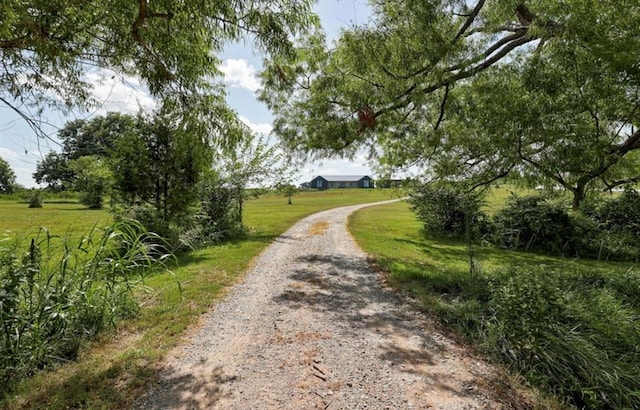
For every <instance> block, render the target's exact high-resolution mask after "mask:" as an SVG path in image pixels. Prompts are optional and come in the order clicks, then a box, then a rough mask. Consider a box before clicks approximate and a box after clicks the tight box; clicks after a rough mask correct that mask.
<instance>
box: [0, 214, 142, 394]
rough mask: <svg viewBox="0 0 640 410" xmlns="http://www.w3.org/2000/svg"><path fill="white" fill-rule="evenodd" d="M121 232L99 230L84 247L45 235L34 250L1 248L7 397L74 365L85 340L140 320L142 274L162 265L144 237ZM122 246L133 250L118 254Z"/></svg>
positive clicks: (1, 376) (0, 339)
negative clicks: (136, 294) (46, 371)
mask: <svg viewBox="0 0 640 410" xmlns="http://www.w3.org/2000/svg"><path fill="white" fill-rule="evenodd" d="M120 228H122V226H114V227H108V228H105V230H104V231H102V232H100V231H98V230H92V231H90V232H89V233H88V235H87V236H85V237H83V238H82V239H80V240H78V241H77V242H75V241H73V242H72V241H69V240H66V239H64V238H62V239H61V238H58V237H54V236H52V235H51V234H50V233H49V232H48V231H45V230H41V231H40V233H39V234H38V236H36V237H35V238H34V239H32V240H31V244H30V246H28V248H27V249H24V247H23V246H22V245H21V243H20V242H19V241H13V242H7V241H3V243H2V244H0V262H1V263H0V295H1V296H2V298H1V299H0V301H1V303H0V327H1V328H2V332H1V335H0V346H1V347H2V348H1V349H0V369H2V370H1V371H0V380H2V388H1V390H0V393H4V392H6V391H7V389H9V388H10V387H11V386H12V384H13V383H15V382H17V381H19V380H20V379H22V378H24V377H25V376H29V375H31V374H33V373H34V372H35V371H37V370H40V369H42V368H45V367H48V366H51V365H54V364H55V363H59V362H64V361H67V360H71V359H74V358H75V357H76V356H77V354H78V350H79V348H80V346H81V344H82V342H83V341H85V340H88V339H91V338H93V337H94V336H95V335H96V334H98V333H99V332H100V331H101V330H103V329H105V328H106V327H110V326H113V325H114V324H115V322H116V321H117V320H118V319H120V318H123V317H129V316H131V315H132V314H135V312H136V310H137V306H136V303H135V302H134V300H133V298H132V291H133V289H134V286H135V283H136V281H135V280H134V278H135V275H141V274H143V273H144V272H145V271H146V270H147V269H149V268H151V267H153V266H154V264H155V262H154V260H153V259H152V258H151V257H150V256H149V255H150V252H149V251H150V249H149V248H148V247H147V246H146V245H143V244H142V242H143V241H142V240H141V239H142V238H141V237H139V236H136V235H132V232H131V231H129V230H126V229H125V230H121V229H120ZM125 228H126V227H125ZM122 243H126V244H127V246H126V249H127V251H126V252H124V253H119V252H118V250H119V249H122V248H123V247H122Z"/></svg>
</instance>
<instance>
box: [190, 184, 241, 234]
mask: <svg viewBox="0 0 640 410" xmlns="http://www.w3.org/2000/svg"><path fill="white" fill-rule="evenodd" d="M234 192H235V191H234V190H232V189H229V188H227V187H226V186H225V184H224V180H222V179H219V178H216V177H215V176H210V177H209V178H207V179H206V180H204V181H202V182H201V183H200V186H199V187H198V194H199V197H200V207H199V210H198V212H197V215H196V221H197V226H198V233H199V239H200V241H201V242H202V243H204V244H211V243H219V242H221V241H224V240H229V239H234V238H238V237H240V236H241V235H242V234H243V228H242V223H241V221H240V218H239V215H238V212H239V210H238V207H237V201H236V198H235V196H234V195H235V194H234Z"/></svg>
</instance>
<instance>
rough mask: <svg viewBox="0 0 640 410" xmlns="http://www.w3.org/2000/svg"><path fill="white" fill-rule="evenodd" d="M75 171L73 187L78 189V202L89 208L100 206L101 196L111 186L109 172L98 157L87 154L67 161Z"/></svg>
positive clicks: (98, 207)
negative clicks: (75, 176)
mask: <svg viewBox="0 0 640 410" xmlns="http://www.w3.org/2000/svg"><path fill="white" fill-rule="evenodd" d="M69 167H70V168H71V169H72V170H73V171H74V172H75V173H76V175H77V179H76V181H75V184H74V185H75V188H76V190H77V191H80V203H82V204H83V205H86V206H87V207H89V208H90V209H100V208H102V198H103V197H104V196H105V195H106V194H107V192H108V191H109V189H110V187H111V178H112V177H111V172H110V171H109V169H108V168H107V167H106V165H105V164H104V163H103V160H102V159H100V158H99V157H96V156H93V155H89V156H85V157H80V158H78V159H74V160H72V161H69Z"/></svg>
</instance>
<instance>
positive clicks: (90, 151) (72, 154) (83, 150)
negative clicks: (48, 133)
mask: <svg viewBox="0 0 640 410" xmlns="http://www.w3.org/2000/svg"><path fill="white" fill-rule="evenodd" d="M137 132H138V124H137V122H136V119H135V117H133V116H131V115H128V114H120V113H117V112H109V113H107V114H106V115H104V116H98V117H95V118H92V119H91V120H82V119H80V120H73V121H69V122H67V123H66V124H65V125H64V127H62V128H61V129H60V130H59V131H58V133H57V137H58V139H59V140H60V141H61V143H62V151H61V152H60V153H57V152H55V151H52V152H49V153H48V154H47V155H46V156H45V158H44V159H42V160H41V161H38V164H37V168H36V172H35V173H34V174H33V177H34V179H35V180H36V182H37V183H39V184H40V183H46V184H47V185H48V188H49V189H51V190H54V191H61V190H65V189H73V188H74V184H75V183H76V179H77V170H74V169H73V167H72V166H71V161H74V160H78V159H80V158H82V157H89V156H90V157H94V158H96V159H102V160H104V159H106V158H108V157H109V156H110V155H111V153H112V151H113V149H114V147H115V144H116V141H117V140H119V139H121V138H128V137H130V136H131V135H134V134H136V133H137ZM81 184H83V183H81ZM83 185H84V184H83Z"/></svg>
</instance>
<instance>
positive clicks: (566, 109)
mask: <svg viewBox="0 0 640 410" xmlns="http://www.w3.org/2000/svg"><path fill="white" fill-rule="evenodd" d="M588 4H589V3H588V2H587V3H585V2H580V1H568V2H562V3H558V2H557V1H553V0H540V1H535V2H513V1H506V0H498V1H490V2H488V1H473V2H463V1H454V2H451V1H444V0H430V1H422V2H395V1H391V0H376V1H373V2H372V8H373V18H372V20H371V21H370V22H368V23H367V24H364V25H361V26H354V27H352V28H350V29H348V30H345V31H343V32H342V33H341V35H340V37H339V38H338V39H337V40H336V42H335V44H334V45H330V46H327V45H326V44H325V41H324V37H323V35H322V34H317V35H315V36H313V37H311V38H308V39H305V40H304V41H301V42H300V44H299V47H298V49H297V53H296V54H295V55H294V56H293V57H290V58H287V59H284V58H280V59H273V61H271V64H270V65H267V66H266V70H265V72H264V73H263V78H264V83H265V86H266V87H265V90H264V91H263V93H262V96H261V97H262V98H263V99H264V100H265V101H266V102H267V104H268V105H269V106H270V107H271V108H272V110H273V111H274V112H275V116H276V119H275V122H274V130H275V132H276V134H277V135H279V136H280V137H281V138H282V139H283V141H284V143H285V145H286V146H287V147H288V148H289V149H290V150H291V151H292V152H296V153H298V154H300V155H306V154H307V153H308V152H309V151H311V152H313V153H314V154H315V155H319V156H326V157H331V156H337V155H347V156H349V155H355V153H357V152H358V150H359V149H363V150H367V151H368V153H369V156H370V157H371V159H372V160H375V161H376V162H377V165H378V167H379V168H381V170H382V171H389V172H390V173H391V172H392V171H393V170H394V169H396V168H404V167H408V166H417V167H421V168H422V169H424V170H425V172H427V173H428V174H429V176H430V177H433V176H436V177H438V178H440V179H442V180H449V181H450V180H456V181H460V180H467V181H469V182H470V183H469V185H470V186H480V185H485V184H490V183H492V182H494V181H496V180H498V179H500V178H505V177H507V176H512V177H517V178H519V179H521V180H524V181H527V182H529V183H530V184H531V185H532V186H537V185H540V184H542V185H545V186H548V187H558V186H561V187H564V188H565V189H567V190H568V191H570V192H571V193H572V194H573V195H574V203H573V208H574V210H577V209H578V207H579V205H580V202H581V201H582V200H583V199H584V197H585V195H586V193H587V192H588V191H590V190H594V189H596V188H600V187H604V186H608V187H614V186H620V185H625V184H629V183H634V182H637V181H638V180H639V179H640V159H639V158H640V154H639V153H638V152H637V150H638V149H639V148H640V143H639V142H640V132H639V131H638V130H639V129H640V127H639V125H640V110H639V109H638V108H639V107H640V101H639V99H638V95H639V94H638V89H639V88H638V87H639V86H640V71H639V70H638V67H637V59H636V60H634V59H633V57H632V56H633V55H634V54H635V55H637V54H638V53H639V52H640V41H638V39H637V38H636V36H635V31H634V30H635V29H634V27H637V26H638V25H640V10H639V9H638V7H637V5H636V4H635V2H634V1H633V0H624V1H622V2H618V1H614V0H605V1H600V2H598V4H597V5H593V7H591V6H589V5H588ZM623 10H624V11H623ZM607 24H610V25H607ZM611 27H616V30H611ZM619 41H625V42H627V43H625V45H624V46H622V45H621V43H619ZM612 50H615V51H612ZM382 173H385V172H382Z"/></svg>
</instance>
